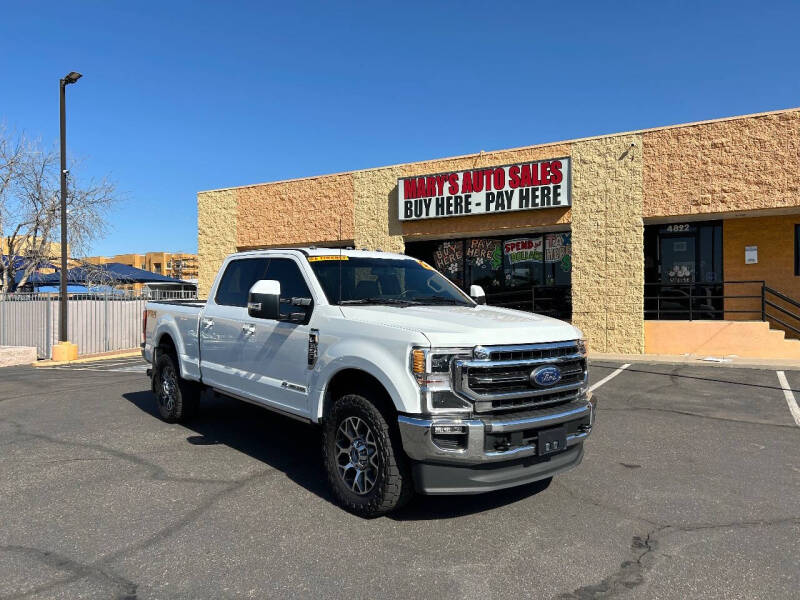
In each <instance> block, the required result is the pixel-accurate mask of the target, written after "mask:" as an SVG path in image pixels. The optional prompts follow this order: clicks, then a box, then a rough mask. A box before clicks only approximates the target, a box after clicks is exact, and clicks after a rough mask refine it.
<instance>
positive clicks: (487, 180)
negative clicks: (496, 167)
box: [481, 169, 492, 192]
mask: <svg viewBox="0 0 800 600" xmlns="http://www.w3.org/2000/svg"><path fill="white" fill-rule="evenodd" d="M481 173H482V174H483V182H484V185H485V186H486V191H487V192H488V191H489V190H491V189H492V170H491V169H484V170H483V171H482V172H481Z"/></svg>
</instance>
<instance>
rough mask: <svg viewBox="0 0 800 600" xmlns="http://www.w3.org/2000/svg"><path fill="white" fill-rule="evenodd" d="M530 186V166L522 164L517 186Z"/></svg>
mask: <svg viewBox="0 0 800 600" xmlns="http://www.w3.org/2000/svg"><path fill="white" fill-rule="evenodd" d="M530 186H531V166H530V165H522V177H521V178H520V182H519V187H530Z"/></svg>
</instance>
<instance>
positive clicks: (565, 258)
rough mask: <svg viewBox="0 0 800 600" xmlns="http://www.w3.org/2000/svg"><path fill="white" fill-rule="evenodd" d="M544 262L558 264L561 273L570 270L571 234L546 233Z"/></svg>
mask: <svg viewBox="0 0 800 600" xmlns="http://www.w3.org/2000/svg"><path fill="white" fill-rule="evenodd" d="M544 262H548V263H558V264H559V265H560V266H561V269H562V270H563V271H570V270H571V269H572V234H571V233H548V234H547V235H546V236H544Z"/></svg>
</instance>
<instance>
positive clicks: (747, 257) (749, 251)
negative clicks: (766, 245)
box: [744, 246, 758, 265]
mask: <svg viewBox="0 0 800 600" xmlns="http://www.w3.org/2000/svg"><path fill="white" fill-rule="evenodd" d="M744 264H746V265H755V264H758V246H745V247H744Z"/></svg>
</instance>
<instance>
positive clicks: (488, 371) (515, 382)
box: [467, 359, 585, 394]
mask: <svg viewBox="0 0 800 600" xmlns="http://www.w3.org/2000/svg"><path fill="white" fill-rule="evenodd" d="M553 364H557V366H558V368H559V369H560V370H561V380H560V381H559V382H558V383H559V385H564V384H567V383H575V382H578V381H583V374H584V368H585V367H584V361H583V359H579V360H571V361H569V362H563V363H555V362H554V363H553ZM535 368H536V367H535V366H534V367H531V366H526V365H520V366H514V367H472V368H470V369H469V371H468V373H467V377H468V378H469V379H468V381H469V388H470V389H471V390H473V391H475V392H478V393H481V394H492V393H495V394H496V393H500V392H515V391H520V390H533V389H546V388H545V386H541V385H537V384H536V383H534V382H532V381H531V372H532V371H533V369H535Z"/></svg>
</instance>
